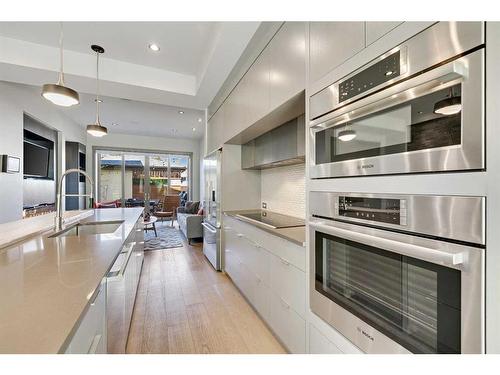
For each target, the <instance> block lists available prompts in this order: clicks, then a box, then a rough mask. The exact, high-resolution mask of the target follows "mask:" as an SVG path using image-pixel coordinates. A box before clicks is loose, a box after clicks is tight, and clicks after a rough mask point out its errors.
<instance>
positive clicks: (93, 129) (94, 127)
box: [87, 44, 108, 137]
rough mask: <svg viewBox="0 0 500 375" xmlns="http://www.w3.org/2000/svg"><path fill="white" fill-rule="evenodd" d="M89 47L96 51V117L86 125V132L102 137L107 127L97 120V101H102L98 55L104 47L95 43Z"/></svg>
mask: <svg viewBox="0 0 500 375" xmlns="http://www.w3.org/2000/svg"><path fill="white" fill-rule="evenodd" d="M90 48H92V50H93V51H94V52H95V53H96V56H97V69H96V78H97V80H96V81H97V89H96V96H95V103H96V118H95V123H94V124H91V125H87V133H89V134H90V135H92V136H94V137H104V136H105V135H106V134H108V129H107V128H106V127H105V126H102V125H101V121H100V120H99V103H101V102H102V100H101V99H99V55H100V54H101V53H104V48H102V47H101V46H97V45H95V44H93V45H92V46H90Z"/></svg>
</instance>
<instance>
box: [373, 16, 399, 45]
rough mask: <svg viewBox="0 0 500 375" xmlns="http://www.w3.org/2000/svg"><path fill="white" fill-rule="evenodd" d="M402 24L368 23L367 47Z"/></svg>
mask: <svg viewBox="0 0 500 375" xmlns="http://www.w3.org/2000/svg"><path fill="white" fill-rule="evenodd" d="M401 24H402V22H379V21H370V22H366V45H367V46H369V45H370V44H372V43H373V42H375V41H376V40H378V39H380V38H381V37H383V36H384V35H385V34H387V33H388V32H389V31H391V30H392V29H394V28H395V27H396V26H399V25H401Z"/></svg>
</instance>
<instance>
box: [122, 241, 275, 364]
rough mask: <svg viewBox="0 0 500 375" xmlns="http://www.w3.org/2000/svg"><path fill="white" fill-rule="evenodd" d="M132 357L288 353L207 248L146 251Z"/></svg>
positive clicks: (131, 342)
mask: <svg viewBox="0 0 500 375" xmlns="http://www.w3.org/2000/svg"><path fill="white" fill-rule="evenodd" d="M127 353H165V354H167V353H191V354H192V353H240V354H244V353H269V354H276V353H285V350H284V348H283V347H282V346H281V345H280V343H279V342H278V341H277V340H276V338H275V337H274V336H273V334H272V333H271V332H270V331H269V329H268V328H267V327H266V325H265V324H264V323H263V322H262V320H261V319H260V317H259V316H258V315H257V314H256V312H255V311H254V310H253V309H252V308H251V307H250V305H249V304H248V302H247V301H246V300H245V299H244V298H243V297H242V295H241V294H240V292H239V291H238V290H237V289H236V287H235V286H234V285H233V283H232V282H231V280H230V279H229V278H228V277H227V276H226V275H225V274H223V273H221V272H216V271H215V270H214V269H213V268H212V266H211V265H210V264H209V262H208V261H207V260H206V258H205V257H204V255H203V253H202V245H201V244H195V245H192V246H191V245H188V244H187V243H184V246H183V247H181V248H176V249H166V250H156V251H146V252H145V257H144V266H143V270H142V275H141V279H140V282H139V289H138V292H137V299H136V305H135V309H134V315H133V317H132V324H131V328H130V334H129V339H128V344H127Z"/></svg>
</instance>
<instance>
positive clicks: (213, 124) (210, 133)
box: [207, 106, 225, 154]
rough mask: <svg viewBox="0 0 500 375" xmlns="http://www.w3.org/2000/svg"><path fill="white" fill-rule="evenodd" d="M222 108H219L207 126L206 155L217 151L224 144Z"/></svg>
mask: <svg viewBox="0 0 500 375" xmlns="http://www.w3.org/2000/svg"><path fill="white" fill-rule="evenodd" d="M224 131H225V129H224V106H221V107H220V108H219V109H218V110H217V112H215V114H214V115H213V116H212V118H211V119H210V120H209V121H208V124H207V154H210V153H211V152H212V151H215V150H217V149H218V148H220V147H221V146H222V144H223V143H224V142H225V134H224Z"/></svg>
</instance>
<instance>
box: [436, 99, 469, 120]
mask: <svg viewBox="0 0 500 375" xmlns="http://www.w3.org/2000/svg"><path fill="white" fill-rule="evenodd" d="M461 110H462V100H461V98H460V97H459V96H454V97H451V98H446V99H443V100H440V101H439V102H437V103H436V104H434V113H437V114H440V115H445V116H450V115H454V114H456V113H458V112H460V111H461Z"/></svg>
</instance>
